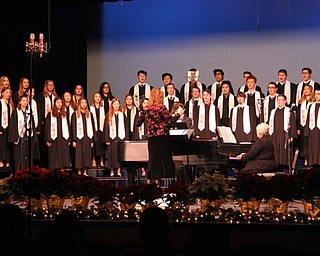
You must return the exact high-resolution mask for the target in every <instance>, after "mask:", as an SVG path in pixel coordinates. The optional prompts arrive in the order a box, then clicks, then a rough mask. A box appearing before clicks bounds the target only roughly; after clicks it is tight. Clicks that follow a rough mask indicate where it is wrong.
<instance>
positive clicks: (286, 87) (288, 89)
mask: <svg viewBox="0 0 320 256" xmlns="http://www.w3.org/2000/svg"><path fill="white" fill-rule="evenodd" d="M287 76H288V72H287V70H286V69H280V70H279V71H278V82H277V87H278V90H277V93H278V94H284V95H286V97H287V105H288V106H290V105H291V104H292V103H295V102H296V89H297V85H296V84H295V83H292V82H290V81H289V80H288V79H287Z"/></svg>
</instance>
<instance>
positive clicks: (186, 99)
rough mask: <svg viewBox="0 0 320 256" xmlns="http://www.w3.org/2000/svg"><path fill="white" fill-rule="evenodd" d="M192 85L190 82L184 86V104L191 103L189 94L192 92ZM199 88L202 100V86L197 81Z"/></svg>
mask: <svg viewBox="0 0 320 256" xmlns="http://www.w3.org/2000/svg"><path fill="white" fill-rule="evenodd" d="M190 87H191V86H190V84H189V81H188V82H186V83H185V85H184V92H183V96H184V103H186V102H187V101H189V92H190ZM197 87H198V88H199V89H200V97H201V98H202V84H201V83H200V82H199V81H197Z"/></svg>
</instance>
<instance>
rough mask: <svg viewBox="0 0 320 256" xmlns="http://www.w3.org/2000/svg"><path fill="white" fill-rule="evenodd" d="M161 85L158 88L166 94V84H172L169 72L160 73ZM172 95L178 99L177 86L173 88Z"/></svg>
mask: <svg viewBox="0 0 320 256" xmlns="http://www.w3.org/2000/svg"><path fill="white" fill-rule="evenodd" d="M161 78H162V82H163V85H162V86H161V87H160V89H161V90H162V91H163V93H164V95H165V96H167V95H168V91H167V85H168V84H172V80H173V76H172V74H170V73H163V74H162V75H161ZM174 96H175V97H177V98H178V99H179V101H180V92H179V90H178V89H177V88H174Z"/></svg>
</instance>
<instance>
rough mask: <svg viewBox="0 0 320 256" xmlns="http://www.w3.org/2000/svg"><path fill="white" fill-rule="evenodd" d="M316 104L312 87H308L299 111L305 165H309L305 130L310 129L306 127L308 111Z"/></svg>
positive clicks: (300, 142) (298, 128)
mask: <svg viewBox="0 0 320 256" xmlns="http://www.w3.org/2000/svg"><path fill="white" fill-rule="evenodd" d="M313 102H314V92H313V87H312V86H311V85H306V86H305V87H304V88H303V94H302V97H301V99H300V100H299V104H298V109H297V135H298V139H299V144H298V147H299V155H300V157H301V158H302V159H303V160H304V165H308V158H309V137H306V136H305V135H304V133H305V132H304V130H305V129H308V127H307V126H306V123H307V116H308V109H309V107H310V106H311V104H312V103H313Z"/></svg>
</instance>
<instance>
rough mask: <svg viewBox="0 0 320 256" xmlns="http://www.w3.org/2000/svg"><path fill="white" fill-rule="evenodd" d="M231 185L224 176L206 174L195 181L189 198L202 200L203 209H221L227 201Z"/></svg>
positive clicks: (190, 187)
mask: <svg viewBox="0 0 320 256" xmlns="http://www.w3.org/2000/svg"><path fill="white" fill-rule="evenodd" d="M228 188H229V184H228V180H227V178H226V177H225V176H224V175H222V174H212V175H211V174H209V173H207V172H204V173H203V174H202V175H201V176H200V177H199V178H197V179H196V180H194V181H193V182H192V183H191V184H190V186H189V187H188V191H189V198H191V199H197V198H198V199H200V202H201V207H202V208H204V209H206V208H208V207H213V208H219V207H220V205H221V203H222V200H224V199H225V197H226V195H227V192H228Z"/></svg>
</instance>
